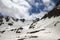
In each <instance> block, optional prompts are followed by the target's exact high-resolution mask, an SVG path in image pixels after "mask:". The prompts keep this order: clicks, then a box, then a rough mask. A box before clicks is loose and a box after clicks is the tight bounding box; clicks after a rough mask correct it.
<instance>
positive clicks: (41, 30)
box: [28, 29, 45, 34]
mask: <svg viewBox="0 0 60 40" xmlns="http://www.w3.org/2000/svg"><path fill="white" fill-rule="evenodd" d="M44 30H45V29H40V30H36V31H32V32H28V33H30V34H32V33H37V32H40V31H44Z"/></svg>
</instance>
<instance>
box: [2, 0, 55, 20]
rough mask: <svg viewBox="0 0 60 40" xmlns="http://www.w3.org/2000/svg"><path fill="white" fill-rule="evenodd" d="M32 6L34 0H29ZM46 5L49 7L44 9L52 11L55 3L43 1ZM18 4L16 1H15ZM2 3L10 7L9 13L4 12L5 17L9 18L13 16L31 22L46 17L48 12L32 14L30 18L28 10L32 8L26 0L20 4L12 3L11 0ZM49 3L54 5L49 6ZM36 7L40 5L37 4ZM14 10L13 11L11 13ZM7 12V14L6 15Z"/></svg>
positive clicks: (48, 0)
mask: <svg viewBox="0 0 60 40" xmlns="http://www.w3.org/2000/svg"><path fill="white" fill-rule="evenodd" d="M28 1H29V2H30V3H31V4H33V5H34V0H33V1H32V0H28ZM42 1H43V3H44V5H45V6H47V7H45V8H44V10H48V11H50V10H52V9H53V7H54V6H55V5H54V3H53V2H51V0H42ZM15 2H16V0H15ZM2 3H3V4H4V5H5V6H6V7H8V8H9V9H8V11H7V10H4V9H3V10H4V11H2V12H3V15H5V14H6V15H8V16H12V17H16V18H19V19H20V18H25V19H27V20H31V19H35V18H38V17H39V18H41V17H42V16H44V15H45V14H46V13H48V12H46V11H42V10H40V11H41V12H40V13H39V14H32V15H31V16H29V12H28V10H29V9H30V8H31V6H30V4H28V2H26V1H25V0H20V2H18V3H13V2H11V1H10V0H2ZM49 3H51V4H52V6H51V5H49ZM35 5H38V3H37V4H35ZM11 10H12V11H11ZM4 12H5V13H4Z"/></svg>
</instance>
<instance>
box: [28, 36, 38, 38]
mask: <svg viewBox="0 0 60 40" xmlns="http://www.w3.org/2000/svg"><path fill="white" fill-rule="evenodd" d="M29 38H38V36H30V37H29Z"/></svg>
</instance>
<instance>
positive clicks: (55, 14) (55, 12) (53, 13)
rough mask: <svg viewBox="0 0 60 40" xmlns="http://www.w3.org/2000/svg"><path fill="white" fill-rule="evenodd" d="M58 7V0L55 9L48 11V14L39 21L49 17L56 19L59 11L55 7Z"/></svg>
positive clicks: (59, 3) (59, 14)
mask: <svg viewBox="0 0 60 40" xmlns="http://www.w3.org/2000/svg"><path fill="white" fill-rule="evenodd" d="M58 5H60V0H59V2H58V3H57V5H56V7H55V8H54V9H53V10H52V11H50V12H49V13H48V14H45V15H44V16H43V17H42V18H41V19H45V18H47V17H48V18H51V17H57V16H60V9H57V6H58Z"/></svg>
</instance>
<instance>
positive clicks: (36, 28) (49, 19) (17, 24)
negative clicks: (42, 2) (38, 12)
mask: <svg viewBox="0 0 60 40" xmlns="http://www.w3.org/2000/svg"><path fill="white" fill-rule="evenodd" d="M59 5H60V1H59V3H58V4H57V6H56V8H54V9H53V10H52V11H50V12H49V14H46V15H45V16H44V17H42V19H39V18H37V19H35V20H25V19H15V18H12V17H9V16H0V40H60V7H59ZM53 14H54V15H53Z"/></svg>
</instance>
